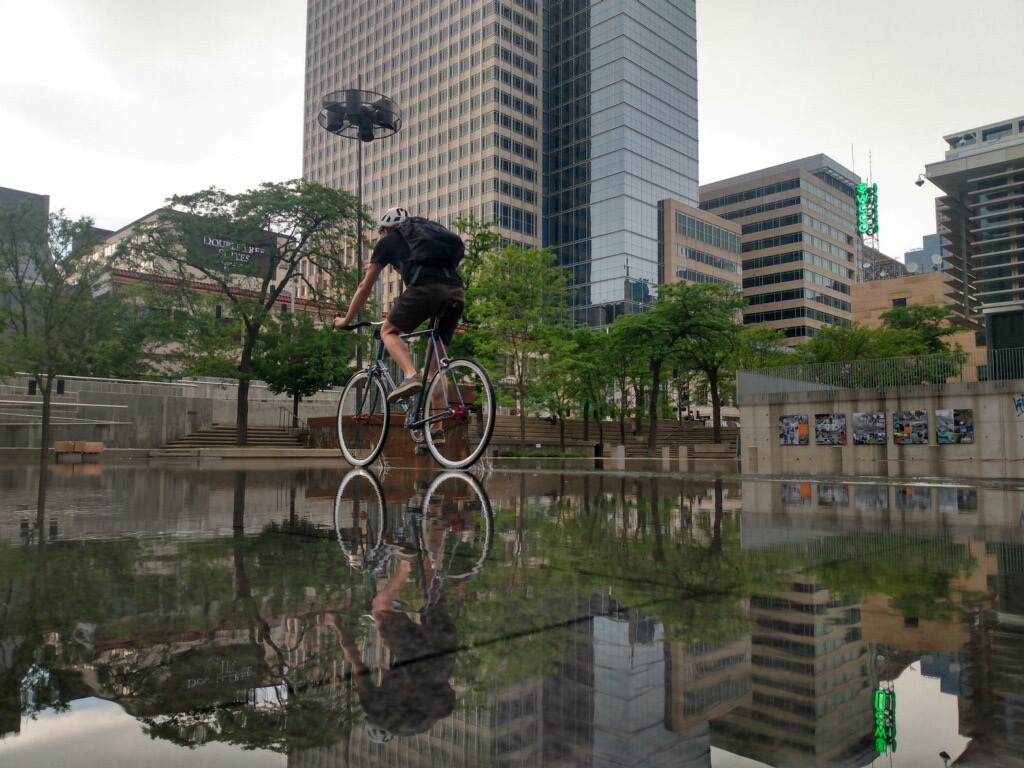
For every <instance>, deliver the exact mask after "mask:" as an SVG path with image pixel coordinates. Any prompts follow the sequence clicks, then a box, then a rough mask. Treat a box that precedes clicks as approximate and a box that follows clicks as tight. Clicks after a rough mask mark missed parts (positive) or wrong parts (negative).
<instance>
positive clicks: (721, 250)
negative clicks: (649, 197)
mask: <svg viewBox="0 0 1024 768" xmlns="http://www.w3.org/2000/svg"><path fill="white" fill-rule="evenodd" d="M661 214H662V215H661V256H660V261H661V263H662V264H664V271H663V273H662V275H661V276H659V278H658V282H659V283H673V282H676V281H683V282H687V283H726V284H728V285H732V286H734V287H736V288H739V287H740V283H741V280H740V275H741V272H742V267H741V261H742V254H741V253H740V225H739V224H736V223H735V222H731V221H726V220H725V219H721V218H719V217H718V216H715V215H713V214H710V213H707V212H706V211H702V210H700V209H699V208H694V207H693V206H689V205H684V204H683V203H680V202H678V201H676V200H663V201H662V202H661Z"/></svg>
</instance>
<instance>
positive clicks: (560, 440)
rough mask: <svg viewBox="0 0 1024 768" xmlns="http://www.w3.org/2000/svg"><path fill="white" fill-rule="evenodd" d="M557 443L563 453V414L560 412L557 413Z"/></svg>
mask: <svg viewBox="0 0 1024 768" xmlns="http://www.w3.org/2000/svg"><path fill="white" fill-rule="evenodd" d="M558 443H559V446H560V447H561V449H562V453H565V416H564V415H563V414H562V413H559V414H558Z"/></svg>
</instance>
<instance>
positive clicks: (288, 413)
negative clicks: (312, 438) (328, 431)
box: [277, 405, 311, 432]
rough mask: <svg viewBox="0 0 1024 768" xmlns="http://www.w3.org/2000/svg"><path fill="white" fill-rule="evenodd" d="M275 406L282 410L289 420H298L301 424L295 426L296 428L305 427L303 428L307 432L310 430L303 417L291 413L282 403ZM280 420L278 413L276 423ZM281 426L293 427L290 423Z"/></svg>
mask: <svg viewBox="0 0 1024 768" xmlns="http://www.w3.org/2000/svg"><path fill="white" fill-rule="evenodd" d="M277 408H278V410H280V411H284V414H285V415H286V416H287V417H288V418H289V421H292V420H294V421H297V422H299V423H300V424H301V425H302V427H297V428H298V429H301V428H305V430H306V431H307V432H309V431H311V430H310V427H309V422H307V421H306V420H305V419H304V418H302V417H301V416H299V415H298V414H297V413H293V412H292V411H291V410H290V409H288V408H285V407H284V406H283V405H278V406H277ZM280 422H281V417H280V414H278V423H279V424H280ZM282 426H285V427H286V428H287V429H293V427H292V425H291V424H290V423H289V424H287V425H282Z"/></svg>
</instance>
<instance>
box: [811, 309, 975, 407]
mask: <svg viewBox="0 0 1024 768" xmlns="http://www.w3.org/2000/svg"><path fill="white" fill-rule="evenodd" d="M882 320H883V324H882V326H881V327H879V328H868V327H867V326H864V325H861V324H859V323H851V324H850V325H842V326H836V325H834V326H827V327H825V328H822V329H821V330H820V331H818V334H817V335H816V336H815V337H814V338H812V339H810V340H808V341H807V342H805V343H804V344H801V345H799V346H798V347H796V349H795V360H794V362H795V363H798V364H803V365H811V366H817V365H819V364H823V363H830V364H832V365H825V366H822V367H821V368H820V369H818V368H812V369H811V370H810V371H809V372H807V373H806V375H807V376H810V378H812V379H813V380H815V381H820V382H822V383H827V384H831V385H834V386H845V387H877V386H898V385H912V384H932V383H943V382H945V381H947V380H948V379H950V378H953V377H956V376H959V375H960V370H961V368H962V366H963V364H964V363H965V362H966V361H967V355H966V353H965V352H964V351H963V349H962V348H961V347H960V346H959V345H957V346H956V347H955V348H951V347H950V345H949V343H948V342H947V341H946V340H945V338H944V337H945V336H948V335H950V334H952V333H955V332H956V328H954V327H953V326H952V325H951V324H950V322H949V312H948V310H946V309H944V308H942V307H929V306H924V305H911V306H908V307H893V309H891V310H888V311H887V312H884V313H883V314H882Z"/></svg>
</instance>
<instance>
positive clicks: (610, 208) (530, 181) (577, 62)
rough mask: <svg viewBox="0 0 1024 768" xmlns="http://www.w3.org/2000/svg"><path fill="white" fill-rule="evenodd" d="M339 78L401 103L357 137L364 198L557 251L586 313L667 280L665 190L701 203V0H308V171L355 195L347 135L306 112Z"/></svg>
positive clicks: (593, 320)
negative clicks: (391, 128) (662, 242)
mask: <svg viewBox="0 0 1024 768" xmlns="http://www.w3.org/2000/svg"><path fill="white" fill-rule="evenodd" d="M346 88H362V89H364V90H368V91H374V92H378V93H381V94H384V95H386V96H388V97H390V98H392V99H394V100H395V101H397V102H398V104H399V105H400V107H401V108H402V112H403V125H402V129H401V131H400V132H399V133H398V134H396V135H395V136H394V137H392V138H389V139H384V140H381V141H377V142H373V143H372V144H364V145H363V189H362V193H363V199H364V201H365V203H366V204H367V205H368V206H369V207H370V209H371V211H373V212H377V211H380V210H382V209H385V208H388V207H391V206H396V205H401V206H404V207H407V208H409V209H411V210H412V211H413V212H414V213H417V214H420V215H424V216H429V217H431V218H434V219H437V220H439V221H442V222H444V223H450V222H451V221H452V220H453V219H455V218H457V217H460V216H466V215H468V214H470V213H472V214H474V215H475V216H476V217H477V218H479V219H481V220H484V221H489V222H493V223H494V225H495V227H496V229H497V231H498V232H499V233H500V234H501V236H502V237H503V238H504V239H506V240H508V241H513V242H517V243H521V244H523V245H526V246H541V245H544V246H551V247H552V248H553V249H554V250H555V252H556V253H557V254H558V258H559V261H560V262H561V263H562V264H564V265H566V266H567V267H569V268H571V272H572V277H573V282H574V285H575V287H576V293H575V301H576V310H577V311H576V317H577V319H578V320H579V321H580V322H585V323H589V324H591V325H603V324H605V323H607V322H610V321H611V320H612V319H613V318H614V317H615V316H616V315H618V314H621V313H623V312H633V311H637V310H639V309H640V308H642V305H643V304H644V303H645V302H646V301H649V300H650V298H651V297H652V288H653V286H654V284H655V283H657V282H659V281H661V280H663V279H665V275H664V268H663V265H662V264H661V263H660V261H659V248H658V233H659V221H658V203H659V202H660V201H661V200H663V199H666V198H672V199H674V200H678V201H681V202H684V203H690V204H692V205H696V202H697V60H696V20H695V0H643V1H642V2H626V0H603V1H602V2H594V1H593V0H545V1H544V2H543V4H541V3H540V2H539V0H418V1H417V2H408V1H406V2H399V0H384V1H383V2H380V1H379V0H378V1H376V2H370V1H369V0H362V1H357V0H309V4H308V13H307V43H306V85H305V115H304V137H303V140H304V145H303V175H304V177H305V178H307V179H310V180H313V181H319V182H322V183H325V184H328V185H330V186H334V187H340V188H343V189H347V190H350V191H353V192H355V191H356V187H357V172H356V154H355V153H356V150H357V146H358V144H357V142H355V141H352V140H347V139H343V138H339V137H337V136H334V135H333V134H329V133H327V132H325V131H324V130H323V129H321V128H320V126H319V125H318V123H317V119H316V118H317V115H318V113H319V111H320V109H321V107H322V106H323V104H322V102H323V98H324V97H325V96H326V95H327V94H329V93H331V92H333V91H336V90H342V89H346ZM396 290H397V280H392V281H391V282H390V284H386V285H385V293H384V297H383V299H384V303H385V307H386V306H387V303H388V299H389V297H391V296H393V293H394V291H396Z"/></svg>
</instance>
